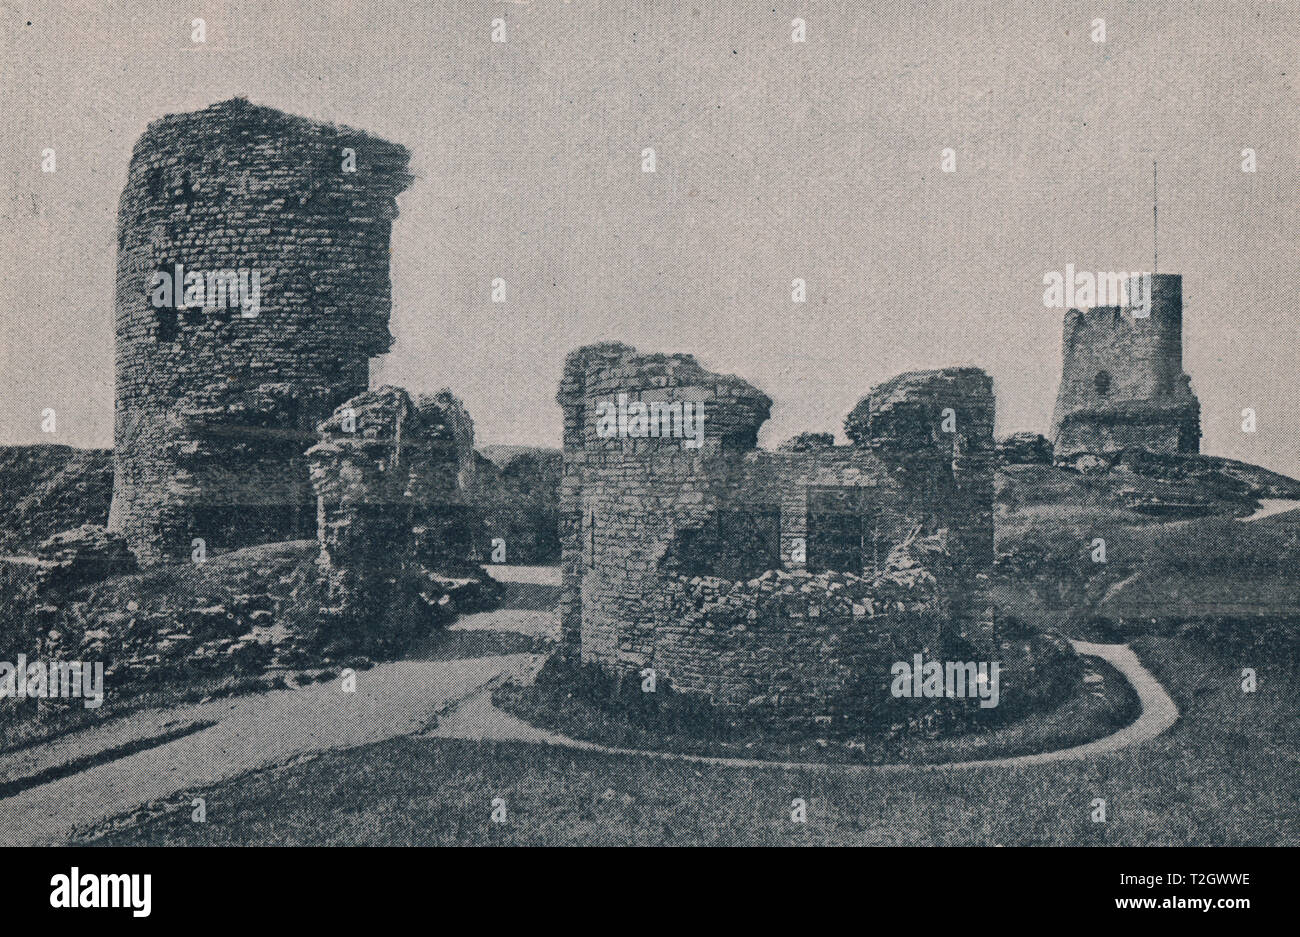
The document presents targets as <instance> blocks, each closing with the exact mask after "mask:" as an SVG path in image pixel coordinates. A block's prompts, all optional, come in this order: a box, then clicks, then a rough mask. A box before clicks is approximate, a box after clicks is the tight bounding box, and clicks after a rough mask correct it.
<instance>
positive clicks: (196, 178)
mask: <svg viewBox="0 0 1300 937" xmlns="http://www.w3.org/2000/svg"><path fill="white" fill-rule="evenodd" d="M408 160H409V153H408V152H407V150H406V149H405V148H404V147H402V146H400V145H398V144H395V143H389V142H387V141H384V140H381V139H379V138H377V137H374V136H371V135H369V134H367V133H364V132H362V131H358V130H352V129H349V128H346V127H340V126H335V125H332V124H325V123H319V122H316V121H311V120H307V119H305V118H301V117H296V116H292V115H289V114H285V113H282V112H280V111H277V110H274V109H272V108H268V107H259V106H256V105H253V104H250V103H249V102H248V101H247V100H244V99H242V98H235V99H232V100H229V101H224V102H222V103H219V104H215V105H212V106H211V107H208V108H205V109H204V110H201V111H197V112H194V113H184V114H173V115H169V116H166V117H163V118H161V119H159V120H156V121H154V122H152V123H151V124H150V125H149V127H148V129H147V130H146V131H145V133H144V134H143V135H142V136H141V138H140V140H139V141H138V142H137V143H136V146H135V150H134V152H133V154H132V157H131V164H130V168H129V171H128V178H127V183H126V187H125V188H124V189H123V192H122V197H121V202H120V204H119V208H118V257H117V302H116V307H117V318H116V335H117V343H116V385H117V386H116V396H117V400H116V408H115V425H114V460H115V466H114V481H113V501H112V508H111V511H110V518H109V526H110V528H111V529H113V530H116V531H120V532H122V533H124V534H125V535H126V537H127V539H128V541H129V543H130V545H131V548H132V550H133V551H134V552H135V554H136V555H137V557H138V559H139V560H140V562H141V563H142V564H145V565H148V564H153V563H158V562H166V561H172V560H178V559H181V558H187V557H189V555H190V554H191V550H192V547H193V541H194V540H195V539H201V540H203V541H204V546H205V549H206V550H209V551H211V550H214V549H216V550H221V549H229V548H234V547H238V546H244V545H248V544H252V543H260V542H268V541H274V540H286V539H294V538H302V537H309V536H312V535H313V534H314V533H315V530H316V507H315V498H314V495H313V491H312V486H311V483H310V480H309V477H308V466H307V460H306V459H305V457H304V455H303V453H304V452H305V450H306V449H307V448H308V447H310V446H311V445H312V444H313V443H314V442H315V441H316V426H317V424H318V423H320V422H321V421H322V420H324V419H326V418H327V417H329V416H330V415H331V413H333V411H334V409H335V408H336V407H337V406H338V405H339V404H341V403H342V402H344V401H346V400H348V399H349V398H351V397H353V396H355V395H357V394H359V393H361V392H363V391H365V390H366V389H367V387H368V386H369V379H370V374H369V369H370V359H371V358H372V357H374V356H377V355H381V354H384V353H386V352H387V351H388V350H389V347H390V345H391V344H392V342H393V338H392V335H391V334H390V333H389V329H388V319H389V311H390V294H391V289H390V280H389V253H390V251H389V238H390V233H391V228H392V223H393V219H394V218H396V216H397V206H396V197H397V195H398V194H399V193H400V192H401V191H402V190H403V189H405V188H406V187H407V186H408V185H409V184H410V182H411V181H412V178H413V177H412V176H411V175H410V174H409V173H408V172H407V163H408ZM250 294H251V295H250Z"/></svg>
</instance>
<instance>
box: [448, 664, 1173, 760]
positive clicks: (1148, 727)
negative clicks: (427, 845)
mask: <svg viewBox="0 0 1300 937" xmlns="http://www.w3.org/2000/svg"><path fill="white" fill-rule="evenodd" d="M1070 643H1071V644H1073V645H1074V649H1075V650H1076V651H1077V652H1078V653H1080V654H1083V655H1086V656H1088V657H1099V658H1101V659H1102V660H1104V661H1106V663H1108V664H1110V665H1111V666H1112V667H1114V668H1115V669H1116V670H1118V671H1119V672H1120V673H1121V674H1123V675H1124V678H1125V679H1126V680H1128V681H1129V683H1130V684H1132V686H1133V689H1134V690H1135V691H1136V692H1137V695H1138V701H1139V702H1140V704H1141V706H1142V712H1141V714H1140V715H1139V716H1138V718H1137V719H1136V720H1134V721H1133V722H1132V723H1130V724H1129V725H1127V726H1125V727H1124V728H1123V729H1120V730H1119V731H1118V732H1114V733H1112V734H1110V735H1107V736H1105V737H1104V738H1100V739H1096V740H1094V741H1091V742H1087V743H1085V744H1083V745H1076V746H1074V747H1073V748H1063V749H1060V750H1058V751H1054V752H1040V753H1037V754H1033V755H1015V756H1012V757H1008V758H988V759H984V760H980V761H958V762H949V763H946V764H885V765H850V764H837V763H829V762H816V761H768V760H764V759H759V758H725V757H721V756H715V755H686V754H680V753H677V752H655V751H645V750H642V749H635V748H616V747H611V746H608V745H600V744H597V743H595V742H586V741H582V740H579V739H574V738H569V737H568V736H565V735H559V734H557V733H554V732H549V731H547V730H545V729H540V728H538V727H536V726H534V725H531V724H529V723H527V722H524V721H523V720H521V719H518V718H516V717H515V716H512V715H510V714H509V713H506V712H503V711H502V710H500V709H498V708H497V707H496V706H494V705H493V704H492V698H491V696H492V694H491V690H490V689H484V690H482V691H479V692H477V693H473V694H470V695H469V696H467V697H466V698H465V699H464V700H463V701H462V702H460V703H459V704H458V705H456V706H455V707H454V708H453V709H452V710H451V711H450V712H448V713H447V714H446V715H444V716H443V717H442V719H441V720H439V723H438V726H437V728H434V729H431V730H429V731H428V732H426V733H425V735H426V736H428V737H431V738H449V739H490V740H493V741H516V742H534V743H538V744H542V745H555V746H559V747H564V748H574V749H579V750H581V751H589V752H599V753H601V754H606V755H623V756H627V755H631V756H639V757H642V758H659V759H663V760H666V761H685V762H692V763H694V764H703V765H715V766H719V767H729V768H776V769H780V770H791V769H796V770H808V771H844V772H848V773H853V774H861V773H871V772H896V771H963V770H968V769H972V768H1020V767H1026V766H1030V765H1041V764H1048V763H1051V762H1055V761H1077V760H1080V759H1085V758H1095V757H1097V756H1099V755H1107V754H1110V753H1111V752H1116V751H1119V750H1121V749H1124V748H1128V747H1129V746H1131V745H1137V744H1139V743H1141V742H1148V741H1150V740H1151V739H1154V738H1155V737H1156V736H1158V735H1160V734H1161V733H1163V732H1164V731H1165V730H1167V729H1169V728H1170V727H1171V726H1172V725H1173V724H1174V723H1175V722H1177V721H1178V705H1177V704H1176V703H1175V702H1174V701H1173V698H1172V697H1170V695H1169V694H1168V692H1166V691H1165V688H1164V687H1163V686H1161V684H1160V681H1158V680H1157V679H1156V678H1155V677H1154V676H1153V675H1152V674H1151V672H1150V671H1149V670H1147V669H1146V668H1145V667H1143V666H1142V663H1141V661H1139V660H1138V658H1137V655H1136V654H1134V653H1133V649H1132V648H1130V647H1129V646H1128V645H1127V644H1089V643H1087V642H1084V641H1073V640H1072V641H1071V642H1070Z"/></svg>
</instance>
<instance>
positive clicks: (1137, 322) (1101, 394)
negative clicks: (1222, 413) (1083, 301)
mask: <svg viewBox="0 0 1300 937" xmlns="http://www.w3.org/2000/svg"><path fill="white" fill-rule="evenodd" d="M1150 276H1151V281H1150V283H1151V285H1150V293H1149V296H1150V307H1149V309H1148V308H1147V307H1146V306H1145V304H1144V305H1143V306H1141V307H1139V306H1137V305H1136V304H1134V303H1133V301H1132V298H1133V297H1135V296H1141V295H1144V294H1145V293H1146V291H1145V290H1143V289H1142V288H1141V287H1140V286H1138V285H1137V284H1135V283H1133V281H1132V280H1130V281H1129V282H1130V286H1129V288H1128V290H1127V291H1126V293H1125V295H1127V296H1128V297H1129V298H1130V301H1129V305H1127V306H1096V307H1093V308H1090V309H1084V310H1079V309H1071V310H1069V311H1068V312H1066V314H1065V334H1064V339H1063V343H1062V356H1063V358H1064V367H1063V368H1062V373H1061V387H1060V390H1059V392H1058V394H1057V398H1056V411H1055V413H1054V415H1053V417H1052V438H1053V441H1054V451H1055V458H1056V459H1057V460H1058V461H1072V460H1077V459H1079V458H1087V457H1097V456H1104V455H1106V454H1110V453H1115V452H1119V451H1121V450H1124V449H1130V448H1131V449H1144V450H1146V451H1149V452H1160V453H1179V452H1193V453H1194V452H1199V451H1200V447H1201V407H1200V403H1199V401H1197V399H1196V394H1195V393H1193V391H1192V387H1191V379H1190V378H1189V377H1188V376H1187V375H1186V374H1185V373H1183V278H1182V277H1181V276H1179V275H1177V274H1168V273H1161V274H1152V275H1150ZM1135 313H1136V314H1135Z"/></svg>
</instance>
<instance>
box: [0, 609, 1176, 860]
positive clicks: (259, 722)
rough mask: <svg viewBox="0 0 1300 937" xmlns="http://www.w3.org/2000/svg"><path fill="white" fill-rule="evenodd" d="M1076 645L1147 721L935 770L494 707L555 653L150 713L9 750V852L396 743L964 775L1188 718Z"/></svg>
mask: <svg viewBox="0 0 1300 937" xmlns="http://www.w3.org/2000/svg"><path fill="white" fill-rule="evenodd" d="M452 630H454V631H464V632H473V631H509V632H515V633H518V634H528V635H531V636H533V637H537V638H550V639H554V638H555V637H556V634H555V632H556V631H558V622H557V618H556V615H555V613H554V612H534V611H519V610H502V611H498V612H485V613H480V614H477V615H467V616H465V617H464V618H462V619H461V620H460V621H458V622H457V623H456V624H455V625H453V627H452ZM1072 643H1073V644H1074V647H1075V649H1076V650H1077V651H1078V652H1079V653H1080V654H1085V655H1089V656H1093V657H1098V658H1101V659H1102V660H1105V661H1106V662H1107V663H1109V664H1110V665H1111V666H1113V667H1114V668H1115V669H1116V670H1118V671H1119V672H1120V673H1121V674H1123V676H1124V677H1125V679H1127V680H1128V681H1129V682H1130V683H1131V684H1132V685H1133V687H1134V689H1135V690H1136V692H1137V695H1138V699H1139V700H1140V701H1141V707H1142V711H1141V714H1140V715H1139V717H1138V718H1137V720H1136V721H1135V722H1133V723H1132V724H1131V725H1129V726H1126V727H1125V728H1123V729H1121V730H1120V731H1118V732H1115V733H1114V734H1112V735H1109V736H1106V737H1105V738H1101V739H1097V740H1096V741H1093V742H1088V743H1087V744H1084V745H1078V746H1075V747H1073V748H1068V749H1063V750H1060V751H1054V752H1043V753H1040V754H1033V755H1019V756H1015V757H1009V758H992V759H987V760H983V761H967V762H959V763H952V764H934V765H912V764H888V765H842V764H830V763H820V762H817V763H810V762H775V761H763V760H759V759H747V758H724V757H709V756H700V755H682V754H674V753H668V752H650V751H638V750H632V749H623V748H611V747H607V746H603V745H598V744H595V743H592V742H584V741H579V740H576V739H572V738H568V737H565V736H562V735H557V734H555V733H551V732H547V731H545V730H543V729H539V728H537V727H535V726H532V725H529V724H527V723H524V722H522V721H520V720H519V719H517V718H515V717H513V716H511V715H509V714H507V713H505V712H502V711H501V710H500V709H497V708H496V707H495V706H493V704H492V699H491V696H492V690H493V688H494V687H496V686H497V685H498V684H499V683H501V682H502V681H504V680H519V681H525V682H526V681H528V680H531V679H532V678H533V677H534V676H535V675H536V673H537V670H538V668H540V666H541V665H542V663H543V661H544V660H545V655H544V654H538V653H517V654H497V655H490V656H477V657H466V658H458V659H453V660H403V661H394V662H390V663H386V664H380V665H378V666H375V667H373V668H371V669H369V670H365V671H360V672H358V673H357V674H356V689H355V692H344V691H343V689H342V687H341V683H340V681H339V680H338V679H334V680H330V681H328V682H324V683H316V684H311V685H308V686H304V687H299V688H295V689H284V690H274V691H270V692H263V693H257V694H252V695H248V696H239V697H234V698H222V699H216V700H210V701H207V702H203V703H196V704H191V705H185V706H178V707H173V708H170V709H166V710H145V711H141V712H137V713H132V714H129V715H126V716H123V717H120V718H117V719H112V720H109V721H108V722H105V723H103V724H101V725H96V726H92V727H89V728H86V729H82V730H79V731H77V732H74V733H70V734H68V735H66V736H63V737H60V738H56V739H52V740H51V741H49V742H47V743H43V744H39V745H34V746H31V747H29V748H25V749H20V750H17V751H11V752H4V753H0V845H36V844H53V843H60V842H66V841H68V840H69V839H75V838H76V837H77V835H78V833H79V831H84V830H87V829H90V828H93V827H94V826H96V825H98V824H101V823H103V822H104V821H106V820H109V819H111V818H113V817H118V816H122V815H125V814H129V813H130V812H131V811H133V810H136V809H138V808H140V807H142V806H147V805H151V804H155V803H158V802H175V801H176V800H178V799H181V798H184V799H186V802H188V798H189V797H191V796H193V794H194V793H195V792H197V791H199V790H202V789H204V788H207V787H210V786H212V785H215V784H219V783H221V782H223V781H228V780H230V779H232V778H235V777H238V776H240V775H242V774H245V773H247V772H250V771H257V770H262V769H267V768H274V767H281V766H286V765H292V764H295V763H297V762H300V761H303V760H306V759H309V758H312V757H315V755H316V754H317V753H319V752H323V751H328V750H335V749H343V748H350V747H353V746H358V745H366V744H370V743H373V742H379V741H383V740H385V739H390V738H394V737H398V736H422V737H426V738H454V739H472V740H496V741H519V742H530V743H536V744H544V745H553V746H562V747H567V748H573V749H580V750H585V751H593V752H600V753H604V754H608V755H618V756H635V757H646V758H658V759H666V760H673V761H687V762H694V763H697V764H707V765H717V766H726V767H738V768H766V769H770V768H776V769H800V770H812V771H844V772H850V773H860V772H880V771H887V772H888V771H917V770H921V771H958V770H967V769H975V768H1017V767H1022V766H1031V765H1040V764H1047V763H1050V762H1056V761H1071V760H1079V759H1086V758H1094V757H1098V756H1102V755H1107V754H1110V753H1112V752H1116V751H1120V750H1122V749H1126V748H1128V747H1130V746H1133V745H1137V744H1140V743H1142V742H1146V741H1149V740H1151V739H1154V738H1155V737H1156V736H1158V735H1160V734H1161V733H1162V732H1164V731H1165V730H1167V729H1168V728H1169V727H1170V726H1172V725H1173V724H1174V722H1175V721H1176V720H1177V719H1178V707H1177V706H1176V705H1175V703H1174V701H1173V700H1172V699H1171V698H1170V696H1169V694H1168V693H1167V692H1165V689H1164V687H1162V686H1161V685H1160V683H1159V682H1158V681H1157V680H1156V678H1155V677H1154V676H1152V674H1151V673H1150V672H1149V671H1148V670H1147V669H1146V668H1145V667H1143V666H1142V664H1141V663H1140V662H1139V661H1138V659H1137V655H1136V654H1134V653H1133V651H1132V650H1131V649H1130V648H1129V647H1128V646H1127V645H1123V644H1088V643H1084V642H1079V641H1075V642H1072ZM431 727H432V728H431Z"/></svg>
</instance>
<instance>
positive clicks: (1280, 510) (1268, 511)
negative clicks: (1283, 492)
mask: <svg viewBox="0 0 1300 937" xmlns="http://www.w3.org/2000/svg"><path fill="white" fill-rule="evenodd" d="M1296 508H1300V501H1292V500H1291V499H1289V498H1260V499H1259V510H1258V511H1256V512H1255V513H1254V514H1252V515H1250V517H1241V518H1238V520H1240V521H1243V522H1245V521H1257V520H1261V519H1263V518H1265V517H1272V516H1273V515H1274V514H1286V513H1287V512H1288V511H1294V510H1295V509H1296Z"/></svg>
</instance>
